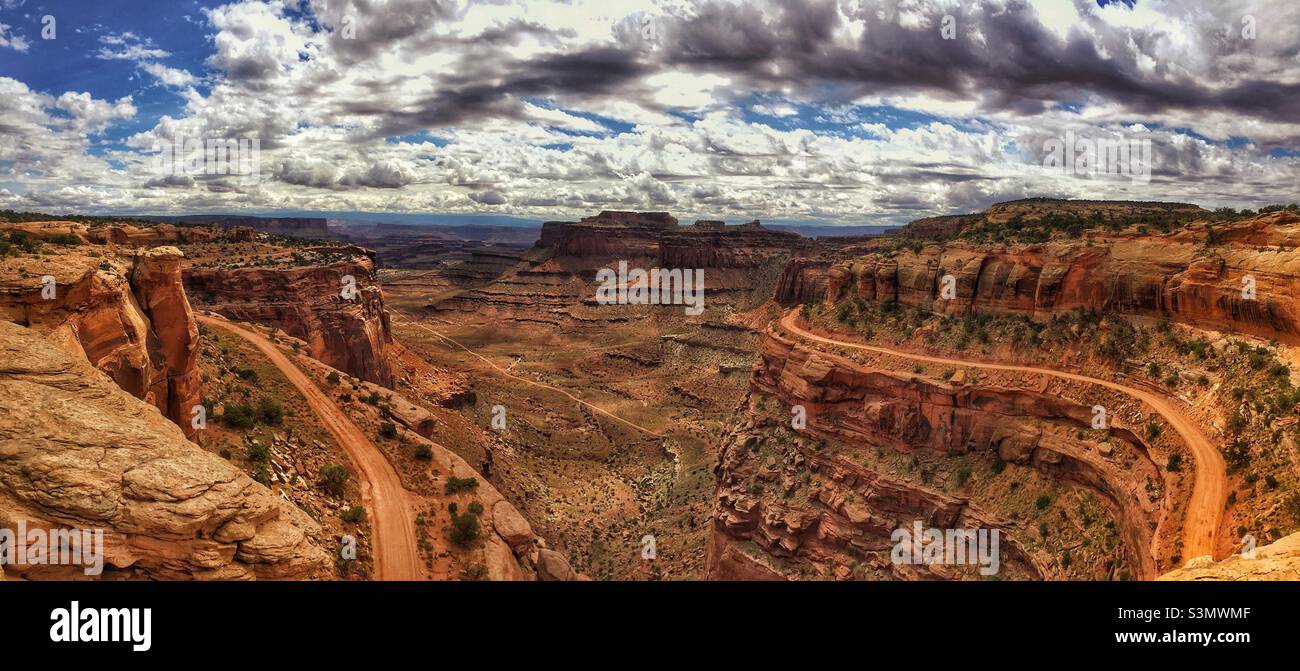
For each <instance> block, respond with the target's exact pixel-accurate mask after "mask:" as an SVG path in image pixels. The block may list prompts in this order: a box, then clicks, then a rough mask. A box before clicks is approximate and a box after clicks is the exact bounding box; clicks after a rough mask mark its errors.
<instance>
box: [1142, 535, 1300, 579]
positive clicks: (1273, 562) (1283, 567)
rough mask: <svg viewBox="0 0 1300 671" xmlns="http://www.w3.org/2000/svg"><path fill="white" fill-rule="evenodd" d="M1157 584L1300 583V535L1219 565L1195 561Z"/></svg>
mask: <svg viewBox="0 0 1300 671" xmlns="http://www.w3.org/2000/svg"><path fill="white" fill-rule="evenodd" d="M1157 580H1300V533H1294V534H1291V535H1290V536H1285V537H1283V538H1281V539H1279V540H1276V541H1274V542H1272V543H1269V544H1268V545H1261V546H1259V547H1257V548H1255V552H1254V554H1253V555H1251V554H1242V553H1240V552H1238V553H1234V554H1232V555H1229V556H1228V557H1226V558H1224V559H1221V560H1219V561H1217V562H1216V561H1214V559H1213V558H1212V557H1194V558H1192V559H1191V560H1189V561H1188V562H1187V564H1185V565H1184V566H1183V567H1182V568H1179V569H1175V570H1173V571H1170V572H1168V573H1166V574H1164V575H1162V576H1160V577H1159V578H1157Z"/></svg>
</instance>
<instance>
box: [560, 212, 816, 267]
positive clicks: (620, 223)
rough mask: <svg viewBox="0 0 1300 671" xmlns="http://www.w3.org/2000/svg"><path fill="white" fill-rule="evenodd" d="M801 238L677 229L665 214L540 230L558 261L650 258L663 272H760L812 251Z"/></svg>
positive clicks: (706, 225)
mask: <svg viewBox="0 0 1300 671" xmlns="http://www.w3.org/2000/svg"><path fill="white" fill-rule="evenodd" d="M811 245H812V242H811V241H810V240H808V239H806V238H804V237H802V236H800V235H799V234H798V233H791V232H788V231H777V230H773V229H769V228H764V227H763V226H762V225H761V224H760V223H759V222H757V221H752V222H749V223H747V224H740V225H737V226H726V225H724V224H723V222H720V221H699V222H696V223H695V224H694V225H691V226H679V225H678V224H677V219H676V218H674V217H672V216H671V215H669V214H668V213H666V212H609V211H605V212H601V213H600V214H598V215H596V216H594V217H586V218H584V219H582V220H581V221H578V222H562V221H551V222H546V223H545V224H543V225H542V234H541V238H540V239H539V240H538V242H537V246H538V247H541V248H544V249H548V250H550V251H551V252H552V254H553V255H555V256H577V257H585V258H624V259H634V258H648V259H654V260H655V261H656V262H657V264H658V266H659V267H661V268H757V267H759V266H762V265H764V264H766V263H768V262H769V261H771V260H773V259H776V258H784V257H788V256H790V255H791V254H794V253H797V252H800V251H803V250H806V249H808V248H810V246H811Z"/></svg>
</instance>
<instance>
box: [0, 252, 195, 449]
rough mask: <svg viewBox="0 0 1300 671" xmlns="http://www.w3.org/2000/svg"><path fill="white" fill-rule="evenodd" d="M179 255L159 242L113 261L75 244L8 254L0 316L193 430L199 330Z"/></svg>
mask: <svg viewBox="0 0 1300 671" xmlns="http://www.w3.org/2000/svg"><path fill="white" fill-rule="evenodd" d="M92 254H94V255H92ZM180 255H181V253H180V251H179V250H177V249H176V248H174V247H163V248H158V249H154V250H149V251H144V252H141V253H139V254H138V255H136V256H134V257H130V258H129V259H127V260H118V259H117V258H114V257H110V256H107V255H101V254H99V252H97V251H95V250H93V249H87V248H85V247H72V248H68V249H67V250H64V251H63V252H62V253H60V254H58V255H50V256H39V257H35V258H30V257H29V258H11V259H6V260H4V261H3V262H0V318H3V319H4V320H6V321H10V322H14V323H16V324H20V325H23V326H28V327H31V328H32V329H34V330H37V331H40V332H42V333H46V334H48V335H49V337H50V338H51V339H52V340H53V341H54V342H56V343H58V344H60V346H62V347H63V348H64V349H66V350H67V351H69V352H71V353H73V354H74V355H76V356H78V357H81V358H83V359H85V360H86V361H88V362H89V363H90V364H91V365H93V366H95V367H96V368H98V369H99V370H101V371H103V372H104V373H106V374H107V375H108V376H109V377H110V378H112V379H113V381H114V382H116V383H117V385H118V386H119V387H121V388H122V389H124V390H126V391H127V392H129V393H131V394H132V395H134V396H135V397H136V398H139V399H142V400H144V401H146V402H148V403H150V404H153V405H154V406H156V407H157V408H158V409H159V410H162V411H163V412H165V413H166V414H167V416H168V417H169V418H171V419H172V420H173V421H174V422H176V423H177V425H179V426H180V427H181V428H182V429H183V430H185V431H186V432H187V435H192V431H193V429H192V428H191V427H190V408H191V407H193V405H194V404H196V403H198V401H199V397H200V395H201V394H200V389H199V387H200V381H199V374H198V369H197V366H196V362H195V353H196V350H197V347H198V330H197V327H196V325H195V322H194V317H193V314H192V313H191V312H190V307H189V303H188V301H187V300H186V296H185V292H184V290H183V289H182V287H181V283H180V258H181V256H180ZM47 279H48V281H47ZM51 286H52V287H53V294H51V293H49V290H48V288H49V287H51ZM43 290H44V291H43Z"/></svg>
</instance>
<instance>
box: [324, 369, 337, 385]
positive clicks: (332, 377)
mask: <svg viewBox="0 0 1300 671" xmlns="http://www.w3.org/2000/svg"><path fill="white" fill-rule="evenodd" d="M325 381H326V382H328V383H330V384H338V383H339V372H338V371H336V370H332V371H330V374H329V375H326V376H325Z"/></svg>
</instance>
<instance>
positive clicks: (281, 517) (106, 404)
mask: <svg viewBox="0 0 1300 671" xmlns="http://www.w3.org/2000/svg"><path fill="white" fill-rule="evenodd" d="M0 361H3V362H5V363H4V364H3V365H0V526H3V527H5V528H9V529H14V528H17V526H18V524H19V523H20V522H21V523H23V524H24V525H25V526H26V528H28V529H33V528H43V529H67V528H79V529H103V530H104V532H105V534H104V536H105V577H109V576H125V577H148V578H155V579H201V580H227V579H252V578H274V579H285V578H291V579H296V578H308V577H320V574H321V573H322V572H323V569H324V566H325V563H326V561H327V553H326V552H324V551H323V550H321V549H320V548H319V547H318V546H317V545H316V543H315V542H314V541H313V540H312V536H313V535H315V534H317V533H318V532H319V528H318V527H317V525H316V524H315V523H314V522H313V521H312V520H311V519H310V518H309V517H308V516H307V515H306V514H305V513H303V512H302V511H301V510H298V509H297V508H296V507H294V506H292V505H291V504H289V503H287V502H285V501H282V500H280V499H279V498H277V497H276V496H275V495H274V494H272V493H271V492H270V491H269V490H267V489H266V488H265V487H263V486H262V485H259V484H257V483H256V482H254V481H253V480H251V479H250V478H248V477H247V476H245V475H244V474H243V473H241V472H240V471H239V470H238V469H237V468H235V467H234V466H232V465H231V464H229V463H228V462H226V461H225V460H223V459H221V458H220V457H218V456H216V455H213V454H210V453H208V452H205V451H204V450H202V449H200V448H199V447H198V446H196V445H194V444H193V443H190V442H189V441H187V440H186V439H185V436H184V434H182V433H181V431H180V429H179V428H177V426H176V425H175V424H173V423H171V422H169V421H167V420H166V419H165V418H164V417H163V416H162V415H161V414H159V412H158V411H157V409H156V408H154V407H151V406H150V405H147V404H145V403H143V402H141V401H140V400H138V399H137V398H135V397H133V396H132V395H131V394H128V393H126V392H125V391H123V390H122V389H120V388H118V386H117V385H116V384H114V382H113V380H111V379H109V377H108V376H107V375H105V374H104V373H102V372H100V371H97V370H95V369H94V368H92V367H91V366H90V365H89V364H88V363H86V362H85V360H84V359H83V358H82V357H76V356H72V355H69V354H68V352H66V351H64V350H63V349H61V348H60V347H56V346H55V345H54V344H52V343H51V342H49V341H48V340H47V339H46V338H45V337H44V336H43V335H42V334H41V333H38V332H37V331H35V330H33V329H30V328H25V327H22V326H19V325H16V324H11V323H8V322H0ZM8 571H9V572H10V573H17V574H18V575H19V576H21V577H25V578H37V579H39V578H44V577H55V578H70V577H75V576H79V575H81V574H82V568H81V567H68V566H45V565H40V564H34V565H30V566H15V567H10V568H9V569H8Z"/></svg>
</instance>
